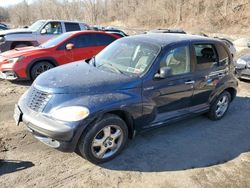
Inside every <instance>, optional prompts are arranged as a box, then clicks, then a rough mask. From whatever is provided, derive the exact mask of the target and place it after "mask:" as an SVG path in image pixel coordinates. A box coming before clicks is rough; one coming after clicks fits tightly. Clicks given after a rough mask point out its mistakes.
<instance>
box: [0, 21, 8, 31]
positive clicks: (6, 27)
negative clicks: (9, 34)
mask: <svg viewBox="0 0 250 188" xmlns="http://www.w3.org/2000/svg"><path fill="white" fill-rule="evenodd" d="M7 29H9V28H8V26H7V25H6V24H3V23H0V31H1V30H7Z"/></svg>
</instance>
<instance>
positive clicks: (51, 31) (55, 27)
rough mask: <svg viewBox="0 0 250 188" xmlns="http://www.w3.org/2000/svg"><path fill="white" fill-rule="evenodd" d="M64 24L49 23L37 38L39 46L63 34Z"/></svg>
mask: <svg viewBox="0 0 250 188" xmlns="http://www.w3.org/2000/svg"><path fill="white" fill-rule="evenodd" d="M62 32H63V31H62V24H61V23H60V22H48V23H47V24H46V25H45V26H44V27H42V29H41V30H40V35H38V37H37V41H38V43H39V44H42V43H44V42H46V41H47V40H49V39H51V38H53V37H56V36H58V35H60V34H62Z"/></svg>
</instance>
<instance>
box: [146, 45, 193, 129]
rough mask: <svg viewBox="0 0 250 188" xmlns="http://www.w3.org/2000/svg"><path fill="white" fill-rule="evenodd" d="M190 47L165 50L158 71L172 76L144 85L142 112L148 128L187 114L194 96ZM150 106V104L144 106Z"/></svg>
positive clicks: (184, 46) (155, 79) (182, 46)
mask: <svg viewBox="0 0 250 188" xmlns="http://www.w3.org/2000/svg"><path fill="white" fill-rule="evenodd" d="M189 49H190V48H189V45H188V44H186V45H181V46H175V47H172V48H171V49H170V50H167V52H166V54H165V55H164V57H163V59H162V60H161V62H160V65H159V68H158V70H160V69H161V68H163V67H168V68H170V69H171V70H172V71H171V72H172V73H171V74H170V75H169V76H168V77H167V78H165V79H157V78H154V79H153V80H152V81H147V82H146V83H144V86H143V98H144V100H145V101H147V102H145V103H144V108H143V109H144V113H145V115H146V116H147V117H151V118H150V119H149V121H151V125H150V126H156V125H160V124H161V123H164V122H165V121H167V120H169V119H172V118H176V117H178V116H180V115H181V114H186V113H187V112H188V108H189V107H190V104H191V98H192V95H193V85H194V81H193V74H192V66H191V60H190V50H189ZM147 104H149V105H147Z"/></svg>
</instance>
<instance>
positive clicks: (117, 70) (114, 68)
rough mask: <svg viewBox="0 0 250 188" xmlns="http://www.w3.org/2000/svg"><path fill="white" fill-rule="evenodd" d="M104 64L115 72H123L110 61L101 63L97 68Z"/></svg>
mask: <svg viewBox="0 0 250 188" xmlns="http://www.w3.org/2000/svg"><path fill="white" fill-rule="evenodd" d="M105 65H108V66H109V67H110V68H111V69H113V70H115V71H116V72H119V73H120V74H125V73H124V72H123V71H121V70H120V69H118V68H117V67H115V66H114V65H112V64H111V63H103V64H101V65H99V66H98V67H97V68H99V67H102V66H105Z"/></svg>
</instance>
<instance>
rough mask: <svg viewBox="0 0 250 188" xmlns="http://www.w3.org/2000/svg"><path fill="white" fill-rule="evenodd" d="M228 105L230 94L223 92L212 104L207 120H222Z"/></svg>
mask: <svg viewBox="0 0 250 188" xmlns="http://www.w3.org/2000/svg"><path fill="white" fill-rule="evenodd" d="M230 103H231V94H230V93H229V92H228V91H224V92H223V93H221V94H220V95H219V97H218V98H217V99H216V100H215V101H214V103H213V104H212V106H211V108H210V111H209V112H208V114H207V115H208V117H209V119H211V120H213V121H216V120H220V119H222V118H223V117H224V116H225V114H226V113H227V110H228V108H229V106H230ZM219 108H220V109H219Z"/></svg>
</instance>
